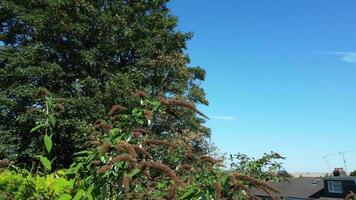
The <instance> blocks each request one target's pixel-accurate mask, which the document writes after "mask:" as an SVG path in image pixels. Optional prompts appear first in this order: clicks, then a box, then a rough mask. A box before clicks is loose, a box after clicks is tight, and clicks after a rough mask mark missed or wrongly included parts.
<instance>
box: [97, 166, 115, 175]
mask: <svg viewBox="0 0 356 200" xmlns="http://www.w3.org/2000/svg"><path fill="white" fill-rule="evenodd" d="M111 167H112V166H111V165H104V166H102V167H100V168H99V169H98V170H96V172H97V173H98V174H102V173H105V172H107V171H109V170H110V169H111Z"/></svg>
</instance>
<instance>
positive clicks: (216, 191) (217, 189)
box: [214, 182, 222, 200]
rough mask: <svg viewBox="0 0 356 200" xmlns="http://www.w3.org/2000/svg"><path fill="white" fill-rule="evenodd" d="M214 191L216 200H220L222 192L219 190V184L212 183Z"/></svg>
mask: <svg viewBox="0 0 356 200" xmlns="http://www.w3.org/2000/svg"><path fill="white" fill-rule="evenodd" d="M214 189H215V198H216V199H217V200H220V199H221V191H222V189H221V185H220V183H219V182H215V183H214Z"/></svg>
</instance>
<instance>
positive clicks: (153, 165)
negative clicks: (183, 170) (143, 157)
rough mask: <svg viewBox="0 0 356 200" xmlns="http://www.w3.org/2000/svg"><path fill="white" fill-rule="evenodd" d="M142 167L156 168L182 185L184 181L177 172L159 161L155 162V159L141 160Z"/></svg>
mask: <svg viewBox="0 0 356 200" xmlns="http://www.w3.org/2000/svg"><path fill="white" fill-rule="evenodd" d="M141 167H142V169H146V168H149V169H155V170H157V171H160V172H162V173H164V174H165V175H166V176H168V177H169V178H171V179H172V180H173V181H174V182H175V183H176V184H178V185H181V184H182V182H181V180H180V179H179V178H178V176H177V175H176V173H175V172H174V171H173V170H172V169H171V168H170V167H168V166H167V165H165V164H162V163H159V162H153V161H142V162H141Z"/></svg>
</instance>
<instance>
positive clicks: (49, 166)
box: [40, 156, 52, 171]
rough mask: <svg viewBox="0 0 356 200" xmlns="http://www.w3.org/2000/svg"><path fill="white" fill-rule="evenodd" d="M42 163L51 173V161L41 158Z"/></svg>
mask: <svg viewBox="0 0 356 200" xmlns="http://www.w3.org/2000/svg"><path fill="white" fill-rule="evenodd" d="M40 161H41V163H42V165H43V166H44V167H45V168H47V169H48V170H49V171H51V170H52V164H51V161H49V160H48V158H47V157H44V156H40Z"/></svg>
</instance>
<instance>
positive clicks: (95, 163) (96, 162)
mask: <svg viewBox="0 0 356 200" xmlns="http://www.w3.org/2000/svg"><path fill="white" fill-rule="evenodd" d="M91 164H93V165H94V166H96V165H100V164H101V160H93V161H92V162H91Z"/></svg>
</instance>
